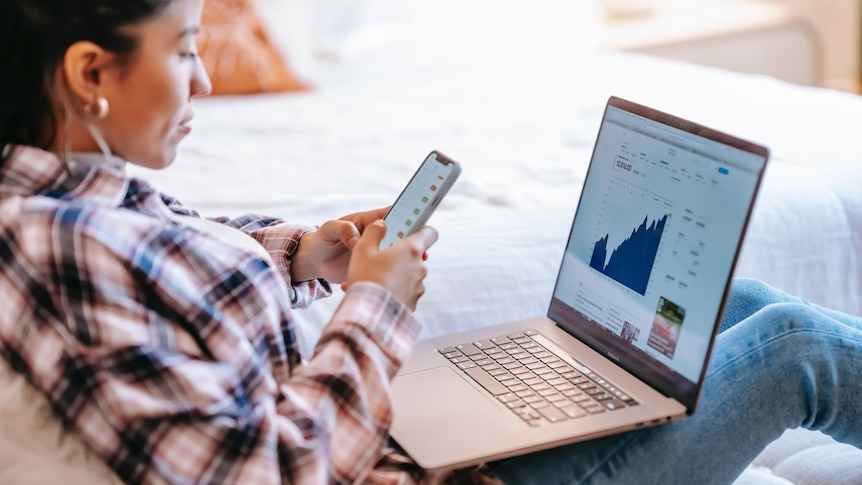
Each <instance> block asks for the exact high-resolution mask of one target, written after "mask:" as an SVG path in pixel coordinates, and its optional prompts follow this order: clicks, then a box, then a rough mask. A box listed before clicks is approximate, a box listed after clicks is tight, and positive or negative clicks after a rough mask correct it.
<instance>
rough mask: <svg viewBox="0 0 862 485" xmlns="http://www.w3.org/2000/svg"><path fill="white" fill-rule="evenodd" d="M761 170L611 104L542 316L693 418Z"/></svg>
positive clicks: (740, 148)
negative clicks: (671, 399)
mask: <svg viewBox="0 0 862 485" xmlns="http://www.w3.org/2000/svg"><path fill="white" fill-rule="evenodd" d="M767 159H768V152H767V150H766V148H764V147H762V146H759V145H755V144H753V143H750V142H747V141H744V140H740V139H737V138H735V137H732V136H729V135H726V134H723V133H720V132H717V131H714V130H711V129H709V128H706V127H703V126H700V125H698V124H695V123H691V122H688V121H685V120H682V119H680V118H677V117H674V116H671V115H668V114H666V113H661V112H658V111H655V110H652V109H649V108H646V107H643V106H640V105H637V104H634V103H630V102H628V101H624V100H621V99H619V98H611V99H610V100H609V102H608V105H607V108H606V110H605V114H604V117H603V120H602V123H601V126H600V129H599V134H598V138H597V140H596V145H595V148H594V151H593V156H592V161H591V163H590V166H589V170H588V172H587V176H586V179H585V182H584V187H583V190H582V192H581V199H580V203H579V205H578V209H577V213H576V214H575V218H574V222H573V225H572V230H571V233H570V235H569V241H568V244H567V247H566V251H565V253H564V257H563V262H562V264H561V267H560V273H559V275H558V277H557V283H556V287H555V288H554V293H553V299H552V302H551V305H550V309H549V312H548V316H549V317H550V318H551V319H553V320H554V321H555V322H557V324H558V325H560V326H561V327H563V328H564V329H565V330H567V331H568V332H569V333H572V334H573V335H575V336H576V337H578V338H579V339H580V340H582V341H584V342H585V343H587V344H588V345H590V346H591V347H593V348H594V349H596V350H597V351H599V352H601V353H602V354H604V355H606V356H608V357H610V358H611V359H612V360H614V361H616V362H617V363H618V364H619V365H620V366H622V367H623V368H625V369H626V370H628V371H629V372H631V373H632V374H635V375H637V376H638V377H639V378H640V379H642V380H643V381H644V382H646V383H648V384H650V385H651V386H653V387H654V388H656V389H658V390H659V391H661V392H663V393H665V394H666V395H669V396H672V397H674V398H676V399H677V400H679V401H680V402H682V403H684V404H685V405H686V406H687V407H688V409H689V413H691V412H693V411H694V407H695V405H696V403H697V399H698V397H699V394H700V388H701V383H702V381H703V377H704V375H705V370H706V363H707V362H708V358H709V354H710V351H711V348H712V341H713V339H714V336H715V335H716V333H717V329H718V323H719V321H720V317H721V314H722V310H723V306H724V300H725V298H726V295H727V292H728V291H729V287H730V280H731V276H732V272H733V267H734V265H735V263H736V259H737V256H738V252H739V248H740V245H741V242H742V238H743V235H744V232H745V227H746V225H747V222H748V218H749V216H750V214H751V208H752V205H753V201H754V199H755V196H756V193H757V189H758V187H759V185H760V180H761V178H762V174H763V171H764V168H765V166H766V161H767Z"/></svg>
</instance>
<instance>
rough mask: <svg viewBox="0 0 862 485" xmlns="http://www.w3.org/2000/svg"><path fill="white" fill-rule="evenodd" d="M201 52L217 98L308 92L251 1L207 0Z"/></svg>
mask: <svg viewBox="0 0 862 485" xmlns="http://www.w3.org/2000/svg"><path fill="white" fill-rule="evenodd" d="M198 52H199V54H200V56H201V60H202V61H203V64H204V66H205V67H206V70H207V74H209V76H210V79H211V80H212V85H213V90H212V94H214V95H217V94H253V93H272V92H284V91H298V90H303V89H307V88H308V86H307V85H306V84H305V83H303V82H302V81H301V80H299V79H298V78H297V77H296V76H295V75H294V74H293V73H292V72H291V71H290V69H289V68H288V66H287V63H286V61H285V59H284V58H283V57H282V55H281V52H279V50H278V49H276V48H275V46H273V45H272V43H271V42H270V41H269V39H268V38H267V36H266V33H265V32H264V29H263V25H262V24H261V22H260V19H259V18H258V17H257V13H256V12H255V11H254V6H253V5H252V3H251V1H250V0H207V1H206V3H204V12H203V18H202V20H201V31H200V34H199V35H198Z"/></svg>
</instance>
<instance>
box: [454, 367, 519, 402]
mask: <svg viewBox="0 0 862 485" xmlns="http://www.w3.org/2000/svg"><path fill="white" fill-rule="evenodd" d="M464 372H465V373H466V374H467V375H468V376H470V377H471V378H473V380H474V381H476V382H477V383H479V385H480V386H482V387H484V388H485V390H487V391H488V392H490V393H491V394H493V395H495V396H499V395H500V394H506V393H508V392H509V389H507V388H506V386H504V385H502V384H500V383H499V382H498V381H497V380H496V379H494V378H493V377H491V376H489V375H488V373H487V372H485V371H484V370H482V369H480V368H479V367H473V368H471V369H466V370H465V371H464Z"/></svg>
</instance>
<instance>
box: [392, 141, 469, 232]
mask: <svg viewBox="0 0 862 485" xmlns="http://www.w3.org/2000/svg"><path fill="white" fill-rule="evenodd" d="M459 175H461V165H460V164H459V163H458V162H456V161H455V160H452V159H451V158H449V157H447V156H446V155H444V154H442V153H440V152H438V151H437V150H434V151H432V152H431V153H429V154H428V156H427V157H425V161H423V162H422V165H419V169H417V170H416V173H414V174H413V178H411V179H410V182H409V183H408V184H407V186H406V187H404V190H403V191H401V195H399V196H398V198H397V199H396V200H395V203H394V204H392V207H390V208H389V211H388V212H387V213H386V215H385V216H384V217H383V221H384V222H386V236H385V237H384V238H383V241H382V242H381V243H380V249H385V248H388V247H389V246H391V245H392V244H395V243H396V242H398V241H400V240H401V239H403V238H405V237H407V236H409V235H410V234H413V233H414V232H416V231H418V230H419V229H422V226H424V225H425V222H427V221H428V218H429V217H431V213H433V212H434V209H436V208H437V205H438V204H439V203H440V201H441V200H443V196H445V195H446V193H447V192H449V189H450V188H451V187H452V184H454V183H455V180H456V179H457V178H458V176H459Z"/></svg>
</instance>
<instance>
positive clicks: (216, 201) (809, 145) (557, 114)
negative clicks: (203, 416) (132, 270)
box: [79, 21, 862, 484]
mask: <svg viewBox="0 0 862 485" xmlns="http://www.w3.org/2000/svg"><path fill="white" fill-rule="evenodd" d="M550 23H552V24H554V25H555V26H556V28H563V27H564V26H563V22H559V21H558V22H550ZM429 25H433V22H423V23H421V25H419V24H414V25H411V26H410V27H409V28H404V27H391V28H386V29H381V30H378V31H377V32H376V33H374V34H373V35H372V34H368V35H365V36H364V37H363V36H357V37H356V38H355V39H354V42H353V43H352V44H350V45H348V46H345V45H342V46H341V47H340V50H339V51H338V58H337V59H336V60H321V61H316V62H313V63H310V64H313V65H312V66H311V68H310V69H308V70H307V71H306V76H307V78H308V79H309V81H310V85H311V89H310V90H307V91H302V92H293V93H281V94H260V95H254V96H219V97H211V98H207V99H202V100H199V101H198V102H197V103H196V113H197V114H196V117H195V120H194V122H193V125H194V131H193V134H192V135H191V136H190V137H189V138H188V139H187V140H186V141H185V142H184V143H183V144H182V145H181V149H180V153H179V156H178V158H177V161H176V162H175V164H174V165H173V166H172V167H170V168H169V169H167V170H165V171H161V172H152V171H149V170H145V169H138V168H132V169H130V171H131V172H132V173H133V174H135V175H140V176H143V177H145V178H148V179H149V180H151V181H152V182H154V183H155V184H156V185H157V186H158V187H160V188H161V189H162V190H163V191H165V192H167V193H170V194H172V195H174V196H176V197H178V198H179V199H180V200H181V201H183V202H184V203H185V204H187V205H189V206H192V207H195V208H196V209H198V210H199V211H200V212H201V213H203V214H204V215H208V216H216V215H238V214H241V213H246V212H259V213H267V214H270V215H275V216H281V217H284V218H286V219H289V220H291V221H293V222H303V223H307V224H319V223H322V222H324V221H325V220H327V219H331V218H336V217H339V216H341V215H344V214H347V213H350V212H353V211H358V210H365V209H370V208H375V207H380V206H384V205H388V204H390V203H391V202H392V201H393V200H394V198H395V196H396V195H397V194H398V193H399V191H400V189H401V187H402V185H403V184H404V183H405V181H406V180H407V179H408V178H409V177H410V175H411V174H412V172H413V170H414V169H415V167H416V166H417V165H418V163H419V162H420V161H421V159H422V157H424V156H425V154H427V153H428V152H429V151H430V150H431V149H439V150H441V151H443V152H444V153H446V154H448V155H450V156H451V157H453V158H455V159H457V160H459V161H460V162H461V164H462V166H463V173H462V175H461V178H460V180H459V181H458V182H457V184H456V185H455V186H454V188H453V189H452V191H451V192H450V194H449V196H448V197H447V198H446V199H445V200H444V201H443V203H442V204H441V205H440V207H439V210H438V211H437V212H436V213H435V215H434V216H433V217H432V219H431V221H430V223H431V224H432V225H433V226H435V227H436V228H437V229H438V230H439V233H440V239H439V242H438V243H437V244H436V245H435V246H434V247H433V248H432V250H431V251H430V254H429V256H430V258H429V260H428V267H429V271H430V273H429V276H428V278H427V280H426V287H427V293H426V294H425V296H424V297H423V298H422V299H421V300H420V302H419V305H418V308H417V315H418V316H419V318H420V319H421V320H422V321H423V322H424V324H425V327H424V330H423V333H422V337H423V338H430V337H434V336H438V335H443V334H446V333H452V332H458V331H463V330H468V329H473V328H476V327H480V326H486V325H491V324H495V323H500V322H504V321H508V320H512V319H517V318H522V317H527V316H534V315H537V314H544V312H545V311H546V308H547V305H548V302H549V300H550V295H551V291H552V289H553V284H554V279H555V276H556V268H557V266H558V263H559V260H560V258H561V257H562V253H563V249H564V244H565V240H566V236H567V234H568V230H569V225H570V223H571V218H572V215H573V212H574V209H575V205H576V203H577V200H578V195H579V191H580V186H581V184H582V182H583V176H584V174H585V171H586V167H587V163H588V161H589V158H590V153H591V150H592V144H593V141H594V139H595V136H596V130H597V128H598V123H599V120H600V117H601V114H602V110H603V108H604V104H605V102H606V100H607V98H608V97H609V96H611V95H616V96H620V97H623V98H627V99H631V100H633V101H637V102H640V103H643V104H647V105H650V106H652V107H655V108H658V109H661V110H664V111H668V112H672V113H674V114H677V115H680V116H683V117H686V118H689V119H692V120H694V121H697V122H700V123H703V124H707V125H710V126H712V127H715V128H718V129H721V130H724V131H727V132H730V133H733V134H736V135H739V136H742V137H744V138H748V139H751V140H754V141H758V142H761V143H764V144H766V145H767V146H769V147H770V149H771V152H772V160H771V165H770V166H769V168H768V170H767V175H766V177H765V180H764V184H763V187H762V190H761V195H760V198H759V200H758V202H757V205H756V208H755V211H754V214H753V219H752V222H751V225H750V228H749V232H748V236H747V239H746V241H745V244H744V246H743V250H742V253H741V256H740V259H739V264H738V267H737V270H736V274H737V275H738V276H749V277H754V278H759V279H761V280H764V281H766V282H768V283H771V284H773V285H776V286H778V287H781V288H783V289H785V290H787V291H789V292H791V293H795V294H798V295H802V296H804V297H806V298H809V299H810V300H812V301H815V302H818V303H821V304H824V305H827V306H830V307H833V308H836V309H840V310H844V311H847V312H851V313H855V314H862V298H860V295H862V291H860V290H862V191H860V190H859V186H860V184H862V164H859V163H858V162H859V149H858V147H857V146H856V144H855V140H857V139H858V133H859V131H860V130H862V126H860V122H859V121H858V120H860V119H862V99H860V98H858V97H857V96H854V95H849V94H844V93H839V92H835V91H828V90H822V89H817V88H808V87H800V86H796V85H791V84H786V83H783V82H780V81H777V80H775V79H772V78H767V77H761V76H756V75H743V74H737V73H731V72H727V71H722V70H717V69H710V68H705V67H697V66H693V65H688V64H682V63H675V62H671V61H668V60H660V59H657V58H651V57H644V56H638V55H635V54H621V53H608V52H600V51H597V50H595V49H593V48H591V47H590V46H583V45H579V44H576V43H569V42H568V40H571V39H569V37H567V35H568V34H567V33H565V32H564V33H560V32H555V31H552V30H550V29H549V30H548V31H546V32H542V33H541V34H537V33H536V32H533V33H532V34H531V35H533V37H530V36H527V35H500V36H493V35H490V36H488V37H484V36H483V37H476V36H467V35H461V36H459V35H458V33H459V32H461V33H464V32H466V30H461V31H459V29H458V26H457V25H456V26H454V27H453V26H450V27H449V30H448V31H447V32H448V33H447V34H446V36H442V37H441V36H440V35H432V36H428V35H422V34H423V33H424V34H427V33H428V32H434V31H435V30H434V29H430V30H428V29H427V28H428V26H429ZM423 27H424V29H423ZM462 27H463V26H462ZM564 30H565V29H564ZM436 32H439V31H436ZM499 32H503V29H500V30H499ZM499 32H498V33H499ZM557 34H559V35H557ZM552 36H553V37H552ZM551 38H552V40H553V41H552V42H547V40H549V39H551ZM465 39H467V40H470V41H469V42H466V41H465ZM573 42H574V41H573ZM339 300H340V293H339V290H338V289H337V288H336V289H335V294H334V295H333V296H332V297H331V298H329V299H327V300H324V301H320V302H317V303H315V304H314V305H312V306H311V307H310V308H308V309H304V310H298V311H297V315H296V316H297V319H298V322H299V328H300V342H301V347H302V350H303V353H304V354H305V355H308V354H309V353H310V352H311V349H312V348H313V346H314V342H315V340H316V338H317V336H318V335H319V333H320V331H321V329H322V328H323V327H324V326H325V325H326V322H327V321H328V316H329V315H330V314H331V313H332V311H333V310H334V308H335V307H336V305H338V302H339ZM815 440H816V442H817V444H823V445H824V446H835V444H834V443H832V442H830V441H828V440H826V439H824V438H823V437H818V438H816V439H815ZM777 446H778V445H776V447H777ZM787 446H790V447H792V446H794V445H787ZM838 446H846V445H838ZM774 448H775V447H774ZM785 448H786V447H785ZM841 449H842V450H846V448H841ZM783 451H785V452H786V451H787V449H783ZM852 451H856V452H858V450H852ZM783 456H784V455H782V457H783ZM852 456H853V457H854V458H853V459H859V457H862V454H860V455H852ZM760 460H761V461H760V462H756V463H755V464H753V465H752V466H751V467H750V468H749V469H748V470H746V472H745V473H744V474H743V476H742V477H740V479H739V481H738V482H737V483H738V484H743V483H776V484H778V483H783V484H788V483H801V482H798V481H796V480H794V479H793V478H792V477H791V478H788V477H784V478H782V477H779V476H777V475H774V474H773V472H772V471H773V468H774V467H773V465H775V464H776V463H777V460H778V459H777V458H769V457H765V458H760ZM769 460H772V461H771V462H770V461H769ZM79 463H80V461H79ZM88 463H89V465H86V466H94V465H92V463H90V462H88ZM857 463H859V462H857ZM82 466H84V465H82ZM857 470H858V468H857ZM857 476H858V475H857Z"/></svg>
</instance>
